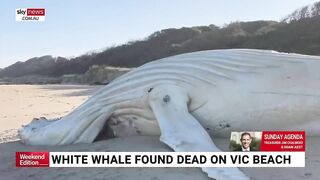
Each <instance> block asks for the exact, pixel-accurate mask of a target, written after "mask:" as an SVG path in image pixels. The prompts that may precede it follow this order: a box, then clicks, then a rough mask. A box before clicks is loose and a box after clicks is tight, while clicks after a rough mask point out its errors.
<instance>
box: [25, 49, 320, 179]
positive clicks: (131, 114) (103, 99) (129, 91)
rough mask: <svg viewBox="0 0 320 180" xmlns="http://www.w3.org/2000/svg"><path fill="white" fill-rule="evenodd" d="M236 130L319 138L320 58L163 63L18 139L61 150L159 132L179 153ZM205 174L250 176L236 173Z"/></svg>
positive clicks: (235, 57)
mask: <svg viewBox="0 0 320 180" xmlns="http://www.w3.org/2000/svg"><path fill="white" fill-rule="evenodd" d="M233 130H234V131H259V130H305V131H306V133H307V135H309V136H314V135H320V58H319V57H316V56H307V55H299V54H286V53H278V52H274V51H266V50H248V49H230V50H210V51H200V52H194V53H187V54H182V55H177V56H172V57H168V58H164V59H160V60H157V61H153V62H150V63H147V64H145V65H143V66H141V67H139V68H136V69H134V70H132V71H131V72H128V73H127V74H125V75H123V76H121V77H119V78H117V79H116V80H114V81H113V82H111V83H110V84H108V85H107V86H105V87H104V88H102V89H101V90H100V91H99V92H97V93H96V94H95V95H94V96H92V97H91V98H90V99H89V100H87V101H86V102H85V103H84V104H82V105H81V106H80V107H78V108H77V109H76V110H74V111H73V112H71V113H70V114H68V115H67V116H65V117H63V118H62V119H60V120H52V121H47V120H46V119H40V120H37V121H32V122H31V123H30V124H29V125H27V126H25V127H24V128H22V129H21V131H20V136H21V140H22V141H23V142H25V143H26V144H31V145H61V144H73V143H90V142H93V141H94V140H95V139H96V138H97V137H100V136H102V135H106V134H108V135H113V136H130V135H160V134H161V137H160V139H161V141H163V142H164V143H166V144H167V145H169V146H170V147H171V148H173V149H174V150H175V151H219V149H218V148H217V147H216V146H215V145H214V143H213V142H212V140H211V138H210V136H209V134H210V135H212V136H229V135H230V132H231V131H233ZM99 133H100V134H99ZM203 171H205V172H207V173H208V175H209V176H210V177H213V178H217V179H247V177H246V176H245V175H244V174H243V173H242V172H241V171H239V170H238V169H237V168H203Z"/></svg>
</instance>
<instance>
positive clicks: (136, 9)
mask: <svg viewBox="0 0 320 180" xmlns="http://www.w3.org/2000/svg"><path fill="white" fill-rule="evenodd" d="M317 1H319V0H1V2H0V18H1V22H0V23H1V25H0V68H4V67H7V66H9V65H11V64H13V63H15V62H17V61H26V60H28V59H30V58H32V57H40V56H43V55H52V56H63V57H67V58H71V57H75V56H79V55H82V54H85V53H90V52H99V51H102V50H104V49H107V48H108V47H112V46H116V45H120V44H124V43H126V42H129V41H133V40H142V39H144V38H146V37H147V36H149V35H150V34H152V33H153V32H156V31H159V30H161V29H166V28H181V27H191V26H201V25H205V26H207V25H210V24H214V25H218V26H223V25H225V24H228V23H230V22H234V21H254V20H275V21H279V20H281V19H282V18H283V17H285V16H286V15H288V14H290V13H291V12H293V11H294V10H296V9H298V8H301V7H302V6H305V5H308V4H311V3H314V2H317ZM18 8H45V11H46V17H45V21H44V22H16V20H15V9H18Z"/></svg>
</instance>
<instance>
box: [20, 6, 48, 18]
mask: <svg viewBox="0 0 320 180" xmlns="http://www.w3.org/2000/svg"><path fill="white" fill-rule="evenodd" d="M45 15H46V10H45V9H44V8H19V9H16V21H44V20H45Z"/></svg>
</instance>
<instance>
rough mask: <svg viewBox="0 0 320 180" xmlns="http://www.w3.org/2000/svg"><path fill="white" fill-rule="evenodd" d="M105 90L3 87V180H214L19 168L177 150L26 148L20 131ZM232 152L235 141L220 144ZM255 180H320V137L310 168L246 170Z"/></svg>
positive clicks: (134, 141) (162, 173)
mask: <svg viewBox="0 0 320 180" xmlns="http://www.w3.org/2000/svg"><path fill="white" fill-rule="evenodd" d="M99 88H101V86H85V85H43V86H41V85H0V108H1V110H0V124H1V126H0V162H2V163H1V164H0V175H1V177H0V179H8V180H11V179H39V180H40V179H56V180H58V179H96V180H98V179H113V180H124V179H134V180H140V179H148V180H160V179H166V180H167V179H169V180H171V179H172V180H175V179H187V180H188V179H190V180H191V179H199V180H200V179H201V180H202V179H203V180H204V179H207V180H208V179H209V178H208V177H207V176H206V174H205V173H203V172H202V171H201V170H200V169H199V168H16V167H15V152H16V151H104V152H105V151H129V152H130V151H135V152H138V151H153V152H161V151H172V150H171V149H170V148H168V146H166V145H165V144H163V143H161V142H160V141H159V138H158V137H146V136H137V137H126V138H115V139H110V140H104V141H99V142H95V143H93V144H90V145H89V144H76V145H64V146H54V147H49V146H41V147H40V146H37V147H35V146H26V145H24V144H22V143H21V142H20V141H19V139H18V136H17V130H18V129H19V128H20V127H21V125H23V124H27V123H28V122H30V121H31V120H32V119H33V118H35V117H42V116H44V117H46V118H57V117H61V116H64V115H66V114H67V113H68V112H70V111H72V110H73V109H74V108H76V107H77V106H79V105H80V104H81V103H82V102H84V101H85V100H86V99H87V98H88V97H90V95H92V93H94V92H95V91H96V90H98V89H99ZM214 141H215V143H216V144H217V146H219V147H220V148H221V149H223V150H227V149H228V144H229V140H228V139H226V138H224V139H223V138H222V139H215V140H214ZM241 169H242V170H243V171H244V172H245V173H246V174H247V175H248V176H250V177H251V178H252V179H261V180H267V179H268V180H269V179H282V180H292V179H293V180H294V179H308V180H316V179H319V177H320V171H319V169H320V138H319V137H308V138H307V151H306V167H305V168H241Z"/></svg>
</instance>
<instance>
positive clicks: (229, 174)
mask: <svg viewBox="0 0 320 180" xmlns="http://www.w3.org/2000/svg"><path fill="white" fill-rule="evenodd" d="M189 101H190V99H189V97H188V94H187V93H186V92H185V91H184V90H183V89H181V88H179V87H177V86H170V87H168V86H165V87H164V86H162V87H155V88H154V89H153V91H152V92H150V96H149V104H150V106H151V108H152V111H153V112H154V115H155V117H156V119H157V121H158V123H159V126H160V130H161V137H160V140H161V141H162V142H164V143H165V144H167V145H168V146H170V147H171V148H172V149H174V150H175V151H179V152H181V151H182V152H188V151H189V152H217V151H220V150H219V148H217V147H216V145H215V144H214V143H213V141H212V139H211V137H210V136H209V134H208V133H207V132H206V130H205V129H204V128H203V127H202V126H201V124H200V123H199V121H198V120H197V119H195V118H194V117H193V116H192V114H190V113H189V111H188V102H189ZM202 170H203V171H204V172H206V173H207V174H208V176H209V177H211V178H215V179H249V178H248V177H247V176H246V175H245V174H243V173H242V172H241V171H240V170H239V169H238V168H208V167H204V168H202Z"/></svg>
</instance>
